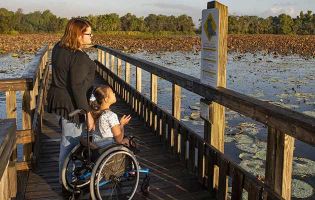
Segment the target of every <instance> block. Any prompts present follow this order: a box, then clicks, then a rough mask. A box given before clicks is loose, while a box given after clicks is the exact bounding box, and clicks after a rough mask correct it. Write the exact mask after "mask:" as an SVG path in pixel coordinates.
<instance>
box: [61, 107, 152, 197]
mask: <svg viewBox="0 0 315 200" xmlns="http://www.w3.org/2000/svg"><path fill="white" fill-rule="evenodd" d="M79 113H81V114H86V112H85V111H84V110H81V109H78V110H75V111H73V112H71V113H70V114H69V116H70V117H72V116H74V115H76V114H79ZM135 140H136V139H135V137H130V138H129V143H130V144H129V146H125V145H122V144H113V143H112V142H109V144H108V145H102V146H98V145H96V144H95V143H93V142H91V137H90V134H89V132H88V134H87V137H81V138H80V143H79V144H78V145H77V146H76V147H75V148H73V149H72V151H71V152H70V153H69V155H67V157H66V158H65V161H64V163H63V167H62V172H61V179H62V185H63V189H65V190H66V191H68V193H70V194H71V196H70V199H80V196H82V195H83V193H88V192H89V193H90V198H91V199H93V200H94V199H98V200H102V199H128V200H129V199H132V198H133V196H134V195H135V193H136V191H137V188H138V184H139V182H140V180H141V182H142V183H141V192H142V193H143V194H144V195H148V194H149V189H150V176H149V169H146V168H141V167H140V166H139V163H138V161H137V158H136V156H135V153H136V152H137V151H138V149H137V143H136V142H135Z"/></svg>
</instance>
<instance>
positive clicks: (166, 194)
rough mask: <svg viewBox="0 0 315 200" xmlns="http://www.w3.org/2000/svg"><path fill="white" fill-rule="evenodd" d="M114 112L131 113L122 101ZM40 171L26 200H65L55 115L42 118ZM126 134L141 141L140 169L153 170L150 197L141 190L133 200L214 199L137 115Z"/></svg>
mask: <svg viewBox="0 0 315 200" xmlns="http://www.w3.org/2000/svg"><path fill="white" fill-rule="evenodd" d="M112 110H113V111H114V112H115V113H117V114H118V116H119V117H121V116H122V115H123V114H130V113H132V111H131V110H130V109H129V107H128V105H127V104H125V103H123V102H122V101H121V100H118V102H117V103H116V104H115V105H113V107H112ZM43 125H44V126H43V127H42V136H41V147H40V158H39V166H38V171H30V173H29V178H28V182H27V187H26V193H25V199H63V195H62V192H61V187H60V185H59V181H58V155H59V143H60V132H61V130H60V127H59V125H58V122H57V119H56V117H55V116H54V115H52V114H49V113H45V115H44V119H43ZM125 132H126V134H132V135H135V136H137V137H139V138H140V140H141V142H140V143H141V144H140V145H139V146H140V147H139V149H140V152H139V153H138V154H137V158H138V160H139V161H140V166H141V167H144V168H149V169H150V177H151V186H150V195H149V196H147V197H146V196H143V195H142V193H141V192H140V187H138V192H137V193H136V195H135V197H134V199H211V198H210V197H211V194H210V193H209V192H208V191H206V190H205V189H203V188H202V186H201V185H200V184H199V183H198V180H197V177H195V176H193V175H191V174H189V172H188V171H187V170H186V169H185V167H184V166H183V165H182V164H181V163H180V161H179V160H178V159H176V158H174V157H173V156H172V155H171V154H170V153H168V152H167V150H166V147H165V146H164V145H163V143H162V142H161V141H160V139H159V137H157V136H155V135H154V134H153V133H152V132H151V131H150V129H149V128H147V127H145V125H144V123H143V122H142V121H140V120H139V119H138V118H137V116H136V115H132V120H131V122H130V124H129V125H127V126H126V127H125Z"/></svg>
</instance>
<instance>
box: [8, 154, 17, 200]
mask: <svg viewBox="0 0 315 200" xmlns="http://www.w3.org/2000/svg"><path fill="white" fill-rule="evenodd" d="M11 160H13V161H9V164H8V179H9V180H8V186H9V197H10V198H14V197H16V193H17V173H16V166H15V162H16V159H11Z"/></svg>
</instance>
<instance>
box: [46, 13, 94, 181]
mask: <svg viewBox="0 0 315 200" xmlns="http://www.w3.org/2000/svg"><path fill="white" fill-rule="evenodd" d="M91 37H92V33H91V24H90V23H89V22H88V21H86V20H84V19H80V18H74V19H71V20H70V21H69V22H68V24H67V26H66V30H65V33H64V35H63V37H62V38H61V40H60V41H59V42H58V43H57V44H56V45H55V46H54V48H53V50H52V57H51V58H52V83H51V86H50V89H49V92H48V97H47V101H48V106H47V110H48V112H50V113H55V114H57V115H58V116H60V117H59V118H60V121H61V129H62V135H61V142H60V154H59V175H60V176H59V177H61V170H62V165H63V162H64V159H65V157H66V156H67V154H69V152H70V151H71V150H72V149H73V148H74V147H75V146H76V145H77V144H78V143H79V137H80V136H81V134H82V132H83V128H82V126H83V124H82V123H83V122H84V118H83V117H84V116H75V117H73V118H69V116H68V114H69V113H70V112H72V111H74V110H76V109H78V108H81V109H85V110H86V111H88V120H87V128H88V129H89V130H92V129H94V120H93V117H92V116H91V112H90V106H89V104H88V100H87V93H88V91H89V90H90V89H91V88H92V85H93V81H94V76H95V68H96V66H95V63H94V62H93V61H92V60H91V59H90V58H89V56H88V55H87V54H86V53H85V52H84V51H83V48H84V47H85V46H88V45H90V44H91ZM59 180H61V178H60V179H59ZM60 183H61V181H60Z"/></svg>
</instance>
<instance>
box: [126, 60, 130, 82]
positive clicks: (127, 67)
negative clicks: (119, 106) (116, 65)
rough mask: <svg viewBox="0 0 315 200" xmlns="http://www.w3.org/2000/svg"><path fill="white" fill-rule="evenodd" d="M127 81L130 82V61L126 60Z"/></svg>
mask: <svg viewBox="0 0 315 200" xmlns="http://www.w3.org/2000/svg"><path fill="white" fill-rule="evenodd" d="M125 82H126V83H128V84H130V63H128V62H126V69H125Z"/></svg>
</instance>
